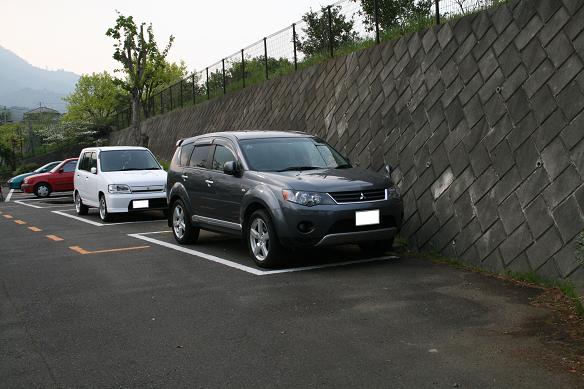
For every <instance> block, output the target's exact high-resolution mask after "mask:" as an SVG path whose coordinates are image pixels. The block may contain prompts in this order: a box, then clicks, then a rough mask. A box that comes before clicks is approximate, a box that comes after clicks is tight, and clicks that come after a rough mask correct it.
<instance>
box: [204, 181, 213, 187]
mask: <svg viewBox="0 0 584 389" xmlns="http://www.w3.org/2000/svg"><path fill="white" fill-rule="evenodd" d="M205 182H206V183H207V185H209V186H211V184H212V183H213V180H205Z"/></svg>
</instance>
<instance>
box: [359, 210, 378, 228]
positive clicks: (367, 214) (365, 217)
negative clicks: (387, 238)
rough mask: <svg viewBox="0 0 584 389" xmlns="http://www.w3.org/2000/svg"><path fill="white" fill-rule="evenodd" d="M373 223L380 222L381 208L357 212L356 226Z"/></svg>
mask: <svg viewBox="0 0 584 389" xmlns="http://www.w3.org/2000/svg"><path fill="white" fill-rule="evenodd" d="M371 224H379V209H374V210H372V211H357V212H355V225H356V226H368V225H371Z"/></svg>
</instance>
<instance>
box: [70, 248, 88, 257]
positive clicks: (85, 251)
mask: <svg viewBox="0 0 584 389" xmlns="http://www.w3.org/2000/svg"><path fill="white" fill-rule="evenodd" d="M69 248H70V249H71V250H73V251H75V252H77V253H79V254H81V255H83V254H89V251H87V250H83V249H82V248H81V247H79V246H69Z"/></svg>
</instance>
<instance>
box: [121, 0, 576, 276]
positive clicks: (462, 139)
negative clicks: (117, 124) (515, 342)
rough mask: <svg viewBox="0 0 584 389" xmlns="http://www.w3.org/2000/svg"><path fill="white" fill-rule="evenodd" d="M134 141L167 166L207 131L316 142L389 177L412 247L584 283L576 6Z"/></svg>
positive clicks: (521, 18) (557, 3)
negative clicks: (288, 133) (301, 136)
mask: <svg viewBox="0 0 584 389" xmlns="http://www.w3.org/2000/svg"><path fill="white" fill-rule="evenodd" d="M142 128H143V130H144V131H146V132H147V133H148V134H149V138H150V148H151V149H152V150H153V151H154V152H156V153H157V154H158V155H160V156H162V157H165V158H170V156H171V155H172V152H173V151H174V143H175V142H176V140H177V139H179V138H182V137H187V136H192V135H195V134H201V133H206V132H212V131H222V130H252V129H266V130H298V131H306V132H309V133H312V134H316V135H319V136H320V137H322V138H325V139H326V140H328V141H329V142H330V143H331V144H333V145H334V146H335V147H336V148H337V149H339V150H340V151H342V152H344V153H345V154H346V155H348V156H349V157H350V158H351V160H352V161H354V162H357V163H358V164H360V165H361V166H364V167H369V168H371V169H375V170H381V169H382V168H383V166H384V164H385V163H389V164H391V165H392V166H393V167H394V168H395V170H394V173H393V176H394V179H395V181H396V182H397V183H398V185H399V187H400V188H401V192H402V195H403V197H404V200H405V207H406V223H405V226H404V229H403V232H402V234H403V235H404V236H405V237H406V238H408V239H409V242H410V243H411V244H412V245H413V246H416V247H418V248H421V249H428V250H438V251H440V252H442V253H444V254H446V255H449V256H453V257H458V258H461V259H463V260H464V261H466V262H468V263H471V264H476V265H479V266H482V267H485V268H488V269H491V270H494V271H499V272H503V271H506V270H511V271H520V272H528V271H535V272H537V273H539V274H541V275H543V276H546V277H551V278H566V279H571V280H574V281H576V282H577V283H581V282H584V266H582V265H581V264H580V263H579V261H578V260H577V258H576V255H575V238H576V236H577V234H578V233H579V232H581V231H582V230H584V184H583V183H584V1H582V0H515V1H510V2H508V3H506V4H504V5H502V6H500V7H498V8H494V9H491V10H488V11H485V12H481V13H478V14H475V15H469V16H466V17H463V18H460V19H458V20H456V21H452V22H449V23H446V24H443V25H441V26H436V27H434V28H432V29H429V30H425V31H422V32H419V33H415V34H411V35H408V36H405V37H403V38H401V39H398V40H395V41H391V42H386V43H383V44H381V45H378V46H375V47H372V48H370V49H367V50H364V51H360V52H356V53H353V54H350V55H348V56H346V57H342V58H337V59H334V60H331V61H329V62H326V63H324V64H322V65H317V66H313V67H310V68H308V69H306V70H304V71H301V72H297V73H294V74H291V75H289V76H286V77H283V78H279V79H276V80H273V81H268V82H266V83H263V84H261V85H258V86H255V87H251V88H247V89H244V90H242V91H239V92H235V93H232V94H229V95H226V96H223V97H221V98H218V99H215V100H212V101H210V102H207V103H203V104H199V105H196V106H194V107H189V108H185V109H182V110H177V111H174V112H171V113H168V114H166V115H162V116H159V117H155V118H151V119H149V120H147V121H145V122H144V123H143V124H142ZM135 139H136V136H135V134H134V133H133V132H132V130H129V129H126V130H122V131H119V132H116V133H114V134H112V137H111V142H112V143H113V144H132V143H133V142H134V140H135Z"/></svg>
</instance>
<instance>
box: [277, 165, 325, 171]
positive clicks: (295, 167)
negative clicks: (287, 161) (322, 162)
mask: <svg viewBox="0 0 584 389" xmlns="http://www.w3.org/2000/svg"><path fill="white" fill-rule="evenodd" d="M316 169H322V168H320V167H316V166H290V167H287V168H285V169H282V170H276V171H277V172H289V171H293V170H316Z"/></svg>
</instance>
